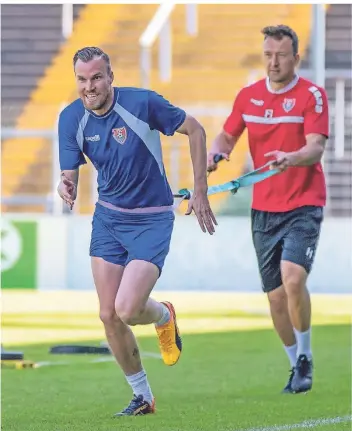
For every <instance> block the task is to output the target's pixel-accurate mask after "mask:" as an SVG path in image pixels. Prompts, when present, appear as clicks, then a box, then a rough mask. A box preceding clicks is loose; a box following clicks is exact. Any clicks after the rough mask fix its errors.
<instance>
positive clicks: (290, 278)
mask: <svg viewBox="0 0 352 431" xmlns="http://www.w3.org/2000/svg"><path fill="white" fill-rule="evenodd" d="M281 277H282V281H283V284H284V286H285V291H286V294H287V295H289V296H296V295H300V294H301V293H302V292H303V291H304V289H305V288H306V282H307V277H308V274H307V272H306V270H305V269H304V268H303V266H300V265H297V264H296V263H293V262H289V261H282V262H281Z"/></svg>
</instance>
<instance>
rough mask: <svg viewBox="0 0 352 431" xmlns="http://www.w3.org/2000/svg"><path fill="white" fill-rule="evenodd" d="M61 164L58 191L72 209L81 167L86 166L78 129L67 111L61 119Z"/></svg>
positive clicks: (62, 114) (59, 131)
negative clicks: (77, 136)
mask: <svg viewBox="0 0 352 431" xmlns="http://www.w3.org/2000/svg"><path fill="white" fill-rule="evenodd" d="M58 133H59V162H60V168H61V176H60V177H61V178H60V179H61V181H60V183H59V185H58V188H57V191H58V193H59V195H60V197H61V198H62V199H63V200H64V201H65V202H66V203H67V205H68V206H69V207H70V208H71V209H72V207H73V204H74V201H75V199H76V197H77V185H78V178H79V167H80V165H82V164H85V163H86V161H85V158H84V155H83V153H82V151H81V149H80V148H79V145H78V143H77V140H76V134H77V132H76V128H75V127H72V119H71V115H70V113H69V112H68V111H67V110H64V111H63V112H62V113H61V114H60V118H59V130H58Z"/></svg>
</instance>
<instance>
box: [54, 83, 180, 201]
mask: <svg viewBox="0 0 352 431" xmlns="http://www.w3.org/2000/svg"><path fill="white" fill-rule="evenodd" d="M185 118H186V113H185V111H183V110H182V109H180V108H177V107H175V106H173V105H171V104H170V103H169V102H168V101H167V100H165V99H164V98H163V97H162V96H160V95H159V94H157V93H155V92H154V91H150V90H145V89H139V88H133V87H123V88H116V87H115V88H114V102H113V104H112V106H111V108H110V110H109V111H108V112H107V113H106V114H104V115H102V116H98V115H95V114H94V113H93V112H91V111H88V110H87V109H85V107H84V105H83V103H82V101H81V99H77V100H76V101H74V102H73V103H71V104H70V105H69V106H67V107H66V108H65V109H64V110H63V111H62V112H61V114H60V118H59V156H60V168H61V170H75V169H77V168H78V167H79V166H80V165H82V164H85V163H86V160H85V157H84V155H85V156H87V157H88V158H89V159H90V160H91V162H92V163H93V165H94V166H95V168H96V169H97V171H98V194H99V199H101V200H103V201H105V202H109V203H111V204H113V205H116V206H118V207H121V208H126V209H134V208H148V207H156V206H164V205H172V203H173V196H172V192H171V189H170V186H169V183H168V180H167V178H166V174H165V169H164V164H163V160H162V150H161V141H160V132H161V133H163V134H164V135H168V136H172V135H173V134H174V133H175V131H176V130H177V129H178V128H179V127H180V126H181V125H182V123H183V122H184V120H185Z"/></svg>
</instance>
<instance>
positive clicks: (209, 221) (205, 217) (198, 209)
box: [186, 191, 218, 235]
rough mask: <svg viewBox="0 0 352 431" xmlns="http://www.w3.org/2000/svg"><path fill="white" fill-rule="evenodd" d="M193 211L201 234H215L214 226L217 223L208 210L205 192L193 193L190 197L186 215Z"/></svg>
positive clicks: (208, 205)
mask: <svg viewBox="0 0 352 431" xmlns="http://www.w3.org/2000/svg"><path fill="white" fill-rule="evenodd" d="M192 210H193V211H194V213H195V215H196V216H197V219H198V223H199V226H200V228H201V229H202V231H203V232H206V231H208V232H209V233H210V235H212V234H213V233H214V232H215V227H214V225H217V224H218V223H217V221H216V219H215V216H214V214H213V211H212V210H211V208H210V204H209V200H208V196H207V192H206V191H205V192H196V191H195V192H194V194H193V196H192V197H191V199H190V201H189V204H188V209H187V212H186V215H190V214H191V213H192Z"/></svg>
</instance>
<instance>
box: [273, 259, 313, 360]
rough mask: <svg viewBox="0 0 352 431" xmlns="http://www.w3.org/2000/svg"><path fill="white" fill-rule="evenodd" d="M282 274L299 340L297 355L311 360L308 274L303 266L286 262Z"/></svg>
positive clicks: (282, 265)
mask: <svg viewBox="0 0 352 431" xmlns="http://www.w3.org/2000/svg"><path fill="white" fill-rule="evenodd" d="M281 273H282V278H283V282H284V286H285V292H286V294H287V303H288V311H289V315H290V320H291V322H292V325H293V328H294V331H295V335H296V339H297V355H298V356H299V355H302V354H303V355H306V356H307V357H308V358H309V359H311V357H312V352H311V345H310V332H311V303H310V295H309V292H308V289H307V287H306V283H307V276H308V274H307V272H306V271H305V269H304V268H303V267H302V266H300V265H297V264H295V263H293V262H288V261H284V260H283V261H282V262H281Z"/></svg>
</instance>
